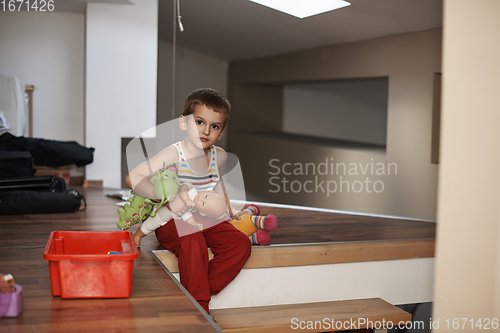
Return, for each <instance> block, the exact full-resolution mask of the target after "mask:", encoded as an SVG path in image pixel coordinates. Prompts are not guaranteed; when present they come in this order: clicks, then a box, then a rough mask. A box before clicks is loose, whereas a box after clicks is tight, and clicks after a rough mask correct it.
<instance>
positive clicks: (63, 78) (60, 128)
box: [0, 11, 85, 144]
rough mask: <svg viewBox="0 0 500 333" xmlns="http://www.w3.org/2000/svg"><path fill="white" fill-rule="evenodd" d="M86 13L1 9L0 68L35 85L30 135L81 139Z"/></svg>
mask: <svg viewBox="0 0 500 333" xmlns="http://www.w3.org/2000/svg"><path fill="white" fill-rule="evenodd" d="M84 49H85V16H84V14H81V13H61V12H45V13H39V12H23V11H21V12H3V11H2V12H0V73H3V74H7V75H11V76H15V77H18V78H19V79H21V81H23V83H25V84H33V85H35V92H34V97H33V98H34V103H33V106H34V109H33V111H34V114H33V136H34V137H41V138H45V139H52V140H63V141H73V140H74V141H77V142H78V143H80V144H84V143H85V142H84V57H85V53H84Z"/></svg>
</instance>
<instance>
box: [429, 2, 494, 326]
mask: <svg viewBox="0 0 500 333" xmlns="http://www.w3.org/2000/svg"><path fill="white" fill-rule="evenodd" d="M499 17H500V2H499V1H496V0H478V1H474V2H470V1H468V0H446V1H444V28H443V89H442V92H443V93H442V101H443V108H442V113H441V145H440V156H439V160H440V170H439V197H438V216H437V218H438V229H437V236H438V237H437V242H436V279H435V285H434V290H435V293H434V300H435V302H434V308H433V320H437V319H440V321H441V323H442V326H441V327H440V328H441V329H440V330H434V331H435V332H438V331H439V332H441V331H446V332H448V331H449V332H456V331H457V330H455V329H453V327H451V322H452V320H453V318H469V319H471V318H474V321H473V323H474V326H471V322H470V321H468V322H467V323H465V329H461V331H462V332H480V331H482V330H483V329H489V330H491V331H492V332H500V328H499V327H498V326H496V328H495V326H494V325H492V324H489V325H488V328H486V327H484V326H485V325H486V324H487V320H488V319H490V320H491V319H492V318H496V320H497V325H498V320H499V319H500V209H499V208H500V149H499V145H500V131H499V128H500V113H499V112H498V111H499V110H500V97H499V94H498V91H499V90H500V66H499V61H498V59H500V39H499V38H498V31H500V20H499V19H498V18H499ZM446 318H450V327H449V328H448V329H447V327H446V323H443V321H445V320H446ZM463 324H464V323H463V320H461V321H460V327H462V326H461V325H463ZM476 324H482V325H483V328H481V327H479V326H476Z"/></svg>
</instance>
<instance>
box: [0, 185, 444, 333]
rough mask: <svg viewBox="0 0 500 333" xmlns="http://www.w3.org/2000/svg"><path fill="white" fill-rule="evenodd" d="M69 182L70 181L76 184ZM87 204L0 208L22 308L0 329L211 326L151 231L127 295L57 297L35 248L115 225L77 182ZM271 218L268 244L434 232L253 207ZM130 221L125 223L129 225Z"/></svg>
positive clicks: (6, 265)
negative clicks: (159, 258)
mask: <svg viewBox="0 0 500 333" xmlns="http://www.w3.org/2000/svg"><path fill="white" fill-rule="evenodd" d="M76 188H77V187H76ZM77 189H78V190H80V191H81V192H82V193H83V194H84V195H85V196H86V197H87V203H88V208H87V210H86V211H84V212H78V213H74V214H39V215H27V216H21V215H8V216H6V215H4V216H1V215H0V273H10V274H12V275H13V276H14V278H15V279H16V283H17V284H19V285H21V286H22V287H23V296H24V308H23V309H24V310H23V311H24V312H23V314H22V315H21V316H19V317H17V318H3V319H0V331H2V332H3V331H4V330H7V331H33V332H44V331H54V332H57V331H58V332H76V331H99V332H104V331H110V332H118V331H119V332H129V331H130V332H132V331H134V332H135V331H142V330H144V331H147V332H216V331H217V328H216V327H214V326H212V324H211V323H210V321H209V320H207V318H206V317H205V315H204V314H202V313H201V312H200V311H199V310H198V308H197V307H196V306H195V305H194V304H193V303H192V302H191V301H190V300H189V299H188V297H186V296H185V295H184V293H183V292H182V291H181V290H180V289H179V288H178V286H177V285H176V284H175V283H174V282H173V281H172V280H171V279H170V278H169V277H168V275H167V274H166V273H165V271H164V270H163V269H162V268H161V267H160V265H158V264H157V263H156V262H155V260H154V259H153V257H152V256H151V255H150V254H149V253H148V252H147V251H148V250H160V249H163V247H162V246H161V245H160V244H159V243H158V241H157V240H156V238H155V237H154V235H150V236H148V237H146V238H145V239H144V240H143V243H142V246H141V250H140V257H139V259H138V260H136V261H135V263H134V276H133V284H132V295H131V298H130V299H106V300H102V299H95V300H62V299H61V298H59V297H53V296H52V294H51V289H50V277H49V269H48V264H47V261H45V260H44V259H43V251H44V248H45V244H46V243H47V239H48V237H49V234H50V232H51V231H54V230H118V229H117V228H116V220H117V218H118V213H117V206H116V205H115V203H116V202H118V201H119V200H117V199H112V198H108V197H105V196H104V194H105V193H108V192H111V190H109V191H107V190H105V189H101V188H86V189H82V188H77ZM261 208H262V213H264V214H270V213H273V214H275V215H276V216H278V218H279V226H278V229H277V230H275V231H274V232H273V233H272V237H273V238H272V243H273V244H289V243H318V242H353V241H354V242H355V241H361V242H366V241H384V240H408V241H411V240H416V239H417V240H418V239H434V238H435V233H436V230H435V224H434V223H429V222H418V221H409V220H400V219H390V218H379V217H367V216H355V215H348V214H332V213H327V212H311V211H302V210H301V211H297V210H293V209H287V208H276V207H261ZM137 227H138V226H134V227H132V228H131V231H135V230H136V229H137Z"/></svg>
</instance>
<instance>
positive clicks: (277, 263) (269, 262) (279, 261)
mask: <svg viewBox="0 0 500 333" xmlns="http://www.w3.org/2000/svg"><path fill="white" fill-rule="evenodd" d="M434 247H435V239H412V240H395V241H371V242H337V243H310V244H291V245H271V246H253V247H252V255H251V256H250V258H249V259H248V261H247V263H246V264H245V266H244V267H243V268H244V269H248V268H269V267H292V266H306V265H325V264H340V263H349V262H367V261H380V260H397V259H412V258H432V257H434ZM153 252H154V254H155V255H156V256H157V257H158V258H159V259H160V260H161V262H162V263H163V264H164V265H165V266H166V267H167V268H168V270H169V271H170V272H172V273H177V272H179V267H178V265H177V257H176V256H175V255H174V254H173V253H172V252H170V251H167V250H158V251H153ZM209 255H210V259H212V257H213V254H212V252H210V251H209Z"/></svg>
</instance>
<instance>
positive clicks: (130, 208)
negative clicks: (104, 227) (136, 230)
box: [116, 164, 180, 230]
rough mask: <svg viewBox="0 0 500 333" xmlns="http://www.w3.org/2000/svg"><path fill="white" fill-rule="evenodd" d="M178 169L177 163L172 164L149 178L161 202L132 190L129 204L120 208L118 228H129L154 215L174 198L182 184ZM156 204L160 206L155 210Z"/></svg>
mask: <svg viewBox="0 0 500 333" xmlns="http://www.w3.org/2000/svg"><path fill="white" fill-rule="evenodd" d="M177 171H178V170H177V167H176V165H175V164H172V165H169V166H168V167H167V168H165V167H163V170H159V171H158V173H157V174H156V175H154V176H153V177H151V178H150V179H149V181H150V182H151V183H152V184H153V186H154V193H155V197H156V198H157V199H158V200H161V201H160V202H154V201H152V200H149V199H145V198H143V197H140V196H138V195H136V194H134V192H132V194H133V196H132V197H131V198H129V199H128V200H127V201H128V202H129V204H125V206H124V207H123V209H122V208H120V209H119V210H118V212H119V213H120V218H119V219H118V222H117V223H116V225H117V226H118V228H119V229H120V230H127V229H128V228H130V227H131V226H133V225H134V224H137V223H139V222H142V221H144V220H145V219H147V218H148V217H149V216H152V217H154V216H155V215H156V211H157V210H158V209H159V208H160V207H161V206H162V205H164V204H165V203H167V202H169V201H171V200H172V199H174V198H175V196H176V195H177V192H178V191H179V186H180V181H179V178H178V177H177ZM155 206H158V209H157V210H154V208H155Z"/></svg>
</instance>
